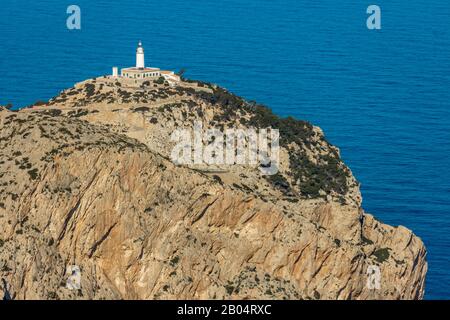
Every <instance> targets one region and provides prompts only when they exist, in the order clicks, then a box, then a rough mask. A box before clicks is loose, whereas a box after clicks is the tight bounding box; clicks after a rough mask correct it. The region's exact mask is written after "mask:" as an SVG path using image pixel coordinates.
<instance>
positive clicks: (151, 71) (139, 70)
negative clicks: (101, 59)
mask: <svg viewBox="0 0 450 320" xmlns="http://www.w3.org/2000/svg"><path fill="white" fill-rule="evenodd" d="M161 77H162V78H164V79H165V81H167V82H168V83H169V84H170V85H175V83H176V82H180V81H181V78H180V77H179V76H178V75H176V74H175V73H174V72H173V71H166V70H161V69H159V68H151V67H145V59H144V48H143V47H142V41H140V40H139V43H138V46H137V49H136V67H130V68H124V69H122V70H121V72H120V77H119V76H118V68H117V67H113V72H112V78H122V79H127V80H126V82H127V83H128V85H130V84H135V85H138V84H139V83H141V84H142V83H145V82H148V80H158V79H160V78H161Z"/></svg>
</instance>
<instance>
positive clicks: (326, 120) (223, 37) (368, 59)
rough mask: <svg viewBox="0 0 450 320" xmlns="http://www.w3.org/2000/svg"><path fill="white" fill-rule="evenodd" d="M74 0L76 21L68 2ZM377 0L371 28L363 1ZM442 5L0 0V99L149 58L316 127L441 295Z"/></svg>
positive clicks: (445, 26) (445, 176)
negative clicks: (423, 252) (377, 18)
mask: <svg viewBox="0 0 450 320" xmlns="http://www.w3.org/2000/svg"><path fill="white" fill-rule="evenodd" d="M71 4H76V5H78V6H79V7H80V8H81V30H68V29H67V27H66V19H67V17H68V14H67V13H66V9H67V7H68V6H69V5H71ZM370 4H377V5H379V6H380V7H381V10H382V11H381V12H382V13H381V19H382V29H381V30H368V29H367V27H366V19H367V16H368V15H367V14H366V9H367V7H368V6H369V5H370ZM449 30H450V6H449V5H448V1H444V0H435V1H428V0H390V1H385V0H373V1H371V2H365V1H331V0H321V1H310V0H283V1H281V0H221V1H206V0H196V1H186V0H164V1H162V0H158V1H154V0H139V1H133V0H128V1H120V2H119V1H106V0H102V1H92V0H90V1H86V0H74V1H73V2H72V1H71V2H68V1H61V0H59V1H57V0H40V1H33V2H32V1H23V0H18V1H5V0H2V1H0V104H6V103H12V104H13V105H14V106H15V107H23V106H25V105H29V104H31V103H33V102H35V101H37V100H46V99H49V98H50V97H52V96H54V95H56V94H58V93H59V91H60V90H62V89H64V88H67V87H71V86H72V85H73V84H74V83H75V82H78V81H81V80H84V79H86V78H92V77H95V76H99V75H103V74H110V72H111V67H112V66H116V65H117V66H119V67H126V66H132V65H133V64H134V63H135V60H134V59H135V48H136V44H137V42H138V40H142V41H143V44H144V47H145V50H146V63H147V65H151V66H158V67H161V68H167V69H169V70H179V69H182V68H184V69H185V70H186V76H187V77H189V78H192V79H199V80H204V81H208V82H213V83H217V84H219V85H221V86H224V87H226V88H228V89H229V90H231V91H232V92H234V93H236V94H238V95H241V96H244V97H246V98H247V99H249V100H256V101H258V102H260V103H263V104H266V105H268V106H270V107H271V108H272V109H273V110H274V111H275V112H276V113H278V114H279V115H282V116H287V115H292V116H295V117H297V118H299V119H306V120H309V121H310V122H312V123H314V124H315V125H318V126H320V127H322V128H323V130H324V132H325V133H326V135H327V138H328V139H329V140H330V141H331V142H332V143H333V144H335V145H337V146H338V147H339V148H340V149H341V152H342V157H343V158H344V160H345V162H346V163H347V164H348V165H349V166H350V167H351V169H352V170H353V173H354V174H355V176H356V177H357V179H358V180H359V181H360V182H361V184H362V193H363V199H364V201H363V206H364V209H365V210H366V211H368V212H370V213H373V214H375V215H376V217H377V218H379V219H380V220H382V221H384V222H386V223H389V224H393V225H399V224H401V225H404V226H406V227H408V228H410V229H412V230H413V231H414V232H415V233H416V234H417V235H418V236H420V237H421V238H422V239H423V241H424V242H425V244H426V246H427V249H428V262H429V272H428V277H427V281H426V298H427V299H449V298H450V259H449V256H448V254H449V251H450V201H449V200H450V199H449V198H450V181H449V172H450V124H449V121H450V31H449Z"/></svg>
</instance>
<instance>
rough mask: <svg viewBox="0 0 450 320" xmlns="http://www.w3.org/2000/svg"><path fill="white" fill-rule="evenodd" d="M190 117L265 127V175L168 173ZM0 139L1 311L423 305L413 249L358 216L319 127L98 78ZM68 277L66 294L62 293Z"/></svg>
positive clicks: (192, 89) (17, 117)
mask: <svg viewBox="0 0 450 320" xmlns="http://www.w3.org/2000/svg"><path fill="white" fill-rule="evenodd" d="M194 121H201V122H202V123H203V125H204V126H205V127H210V126H215V127H220V128H229V127H238V128H244V127H258V128H264V127H269V126H270V127H274V128H277V129H279V130H280V138H281V140H280V155H281V163H280V171H279V173H278V174H276V175H274V176H262V175H261V174H260V171H259V170H258V168H257V167H255V166H253V167H248V166H243V165H241V166H236V165H233V166H216V167H214V168H213V169H214V170H211V168H207V167H205V166H199V165H175V164H174V163H173V162H172V161H171V160H170V151H171V149H172V148H173V142H171V141H170V134H171V133H172V132H173V130H174V129H175V128H180V127H186V128H187V127H189V126H192V124H193V122H194ZM0 128H1V130H0V150H1V151H0V168H1V170H0V277H1V278H4V279H5V280H6V282H7V284H8V291H9V292H10V293H11V296H12V297H13V298H14V299H184V298H193V299H243V298H246V299H259V298H261V299H420V298H422V297H423V294H424V281H425V274H426V270H427V263H426V261H425V256H426V250H425V247H424V245H423V243H422V241H421V240H420V239H419V238H418V237H416V236H415V235H414V234H412V233H411V231H409V230H408V229H406V228H404V227H401V226H400V227H391V226H388V225H386V224H383V223H382V222H379V221H377V220H376V219H375V218H374V217H373V216H371V215H370V214H367V213H365V212H364V211H363V209H361V195H360V192H359V185H358V183H357V181H356V180H355V178H354V177H353V175H352V173H351V171H350V170H349V168H347V167H346V166H345V164H344V163H343V162H342V161H341V159H340V156H339V150H338V149H337V148H336V147H334V146H332V145H330V144H329V143H328V142H327V141H326V139H325V138H324V135H323V133H322V131H321V130H320V128H317V127H315V126H313V125H311V124H309V123H307V122H304V121H298V120H294V119H292V118H286V119H281V118H279V117H277V116H275V115H273V114H272V113H271V112H270V111H269V110H268V109H267V108H265V107H264V106H261V105H257V104H256V103H251V102H248V101H245V100H244V99H242V98H240V97H237V96H235V95H233V94H230V93H229V92H227V91H226V90H224V89H222V88H220V87H216V86H212V85H210V84H206V83H201V82H194V81H183V82H181V83H180V84H179V85H177V86H175V87H172V86H169V85H168V84H167V83H162V82H161V83H159V82H152V81H148V82H145V83H138V84H133V83H129V82H128V83H126V82H124V81H122V80H121V79H112V78H109V77H104V78H97V79H92V80H88V81H85V82H82V83H79V84H77V85H75V86H74V87H73V88H70V89H67V90H64V91H63V92H61V93H60V94H59V95H58V96H57V97H55V98H53V99H51V100H50V101H48V102H41V103H37V104H36V105H33V106H30V107H29V108H26V109H22V110H21V111H18V112H12V111H8V110H6V109H2V110H1V111H0ZM71 265H77V266H79V267H80V270H81V289H80V290H69V289H68V288H66V280H67V277H68V267H69V266H71ZM370 266H378V267H379V270H380V272H381V274H380V276H381V277H380V281H381V283H380V284H381V286H380V288H379V289H374V288H370V287H368V286H367V279H368V276H369V275H368V274H367V270H368V268H369V267H370Z"/></svg>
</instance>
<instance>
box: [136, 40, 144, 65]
mask: <svg viewBox="0 0 450 320" xmlns="http://www.w3.org/2000/svg"><path fill="white" fill-rule="evenodd" d="M136 68H138V69H144V68H145V60H144V48H143V47H142V42H141V41H139V44H138V47H137V49H136Z"/></svg>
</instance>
